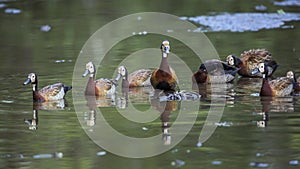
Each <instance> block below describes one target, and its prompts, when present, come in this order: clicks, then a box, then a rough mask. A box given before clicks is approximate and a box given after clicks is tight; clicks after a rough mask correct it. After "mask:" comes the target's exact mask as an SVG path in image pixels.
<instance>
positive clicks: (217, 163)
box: [211, 160, 222, 165]
mask: <svg viewBox="0 0 300 169" xmlns="http://www.w3.org/2000/svg"><path fill="white" fill-rule="evenodd" d="M211 164H212V165H221V164H222V161H218V160H215V161H212V162H211Z"/></svg>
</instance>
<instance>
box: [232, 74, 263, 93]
mask: <svg viewBox="0 0 300 169" xmlns="http://www.w3.org/2000/svg"><path fill="white" fill-rule="evenodd" d="M261 83H262V79H261V78H247V77H241V78H239V80H238V81H237V84H236V86H237V87H236V91H237V92H238V93H239V94H240V95H243V94H246V95H249V93H253V92H258V91H259V89H260V88H261Z"/></svg>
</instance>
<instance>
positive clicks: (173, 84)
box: [150, 40, 178, 91]
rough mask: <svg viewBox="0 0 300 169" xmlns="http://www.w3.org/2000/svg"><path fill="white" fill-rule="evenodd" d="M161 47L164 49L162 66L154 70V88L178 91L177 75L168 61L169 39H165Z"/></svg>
mask: <svg viewBox="0 0 300 169" xmlns="http://www.w3.org/2000/svg"><path fill="white" fill-rule="evenodd" d="M160 49H161V51H162V59H161V62H160V66H159V68H157V69H155V70H154V71H153V72H152V75H151V78H150V83H151V85H152V86H153V88H154V89H160V90H163V91H176V89H177V87H178V86H177V85H178V84H177V83H178V82H177V81H178V80H177V76H176V74H175V71H174V70H173V69H172V68H171V67H170V66H169V63H168V54H169V53H170V43H169V41H167V40H165V41H163V42H162V44H161V47H160Z"/></svg>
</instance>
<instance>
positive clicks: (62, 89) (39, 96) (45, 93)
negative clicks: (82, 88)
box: [23, 73, 72, 102]
mask: <svg viewBox="0 0 300 169" xmlns="http://www.w3.org/2000/svg"><path fill="white" fill-rule="evenodd" d="M29 83H31V84H32V91H33V100H34V101H36V102H45V101H55V100H60V99H63V98H64V97H65V94H66V93H67V91H69V90H71V89H72V86H65V85H64V84H62V83H56V84H53V85H48V86H45V87H44V88H42V89H40V90H38V77H37V75H36V74H35V73H29V74H28V78H27V80H26V81H25V82H24V83H23V85H28V84H29Z"/></svg>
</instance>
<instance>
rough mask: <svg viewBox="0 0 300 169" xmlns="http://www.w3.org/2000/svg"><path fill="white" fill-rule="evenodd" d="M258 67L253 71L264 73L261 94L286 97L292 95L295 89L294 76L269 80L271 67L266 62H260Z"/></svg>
mask: <svg viewBox="0 0 300 169" xmlns="http://www.w3.org/2000/svg"><path fill="white" fill-rule="evenodd" d="M256 69H257V70H253V71H252V73H253V74H255V73H257V72H260V73H262V75H263V80H262V86H261V89H260V96H276V97H284V96H289V95H291V93H292V92H293V89H294V79H293V78H290V77H287V76H284V77H278V78H276V79H273V80H271V81H269V79H268V77H267V75H268V71H269V69H268V66H267V64H266V63H259V64H258V67H257V68H256Z"/></svg>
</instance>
